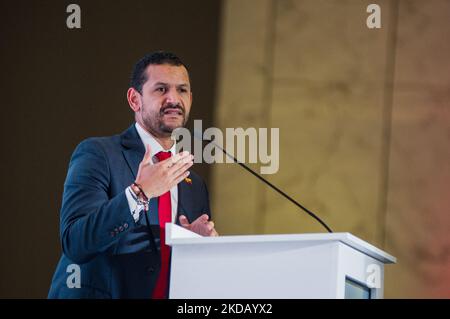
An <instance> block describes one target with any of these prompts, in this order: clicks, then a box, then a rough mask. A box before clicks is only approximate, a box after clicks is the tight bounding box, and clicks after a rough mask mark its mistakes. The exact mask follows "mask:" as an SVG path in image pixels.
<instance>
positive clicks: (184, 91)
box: [179, 89, 187, 93]
mask: <svg viewBox="0 0 450 319" xmlns="http://www.w3.org/2000/svg"><path fill="white" fill-rule="evenodd" d="M179 91H180V92H181V93H186V92H187V90H186V89H179Z"/></svg>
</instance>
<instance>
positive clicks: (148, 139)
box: [125, 123, 178, 222]
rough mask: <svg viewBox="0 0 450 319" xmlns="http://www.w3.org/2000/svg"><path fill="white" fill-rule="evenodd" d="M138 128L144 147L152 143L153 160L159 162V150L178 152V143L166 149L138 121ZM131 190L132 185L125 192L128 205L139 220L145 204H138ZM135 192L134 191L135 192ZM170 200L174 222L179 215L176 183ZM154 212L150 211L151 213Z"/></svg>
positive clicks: (171, 191) (171, 190)
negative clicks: (157, 155)
mask: <svg viewBox="0 0 450 319" xmlns="http://www.w3.org/2000/svg"><path fill="white" fill-rule="evenodd" d="M135 126H136V130H137V132H138V134H139V137H140V138H141V141H142V143H143V144H144V147H145V148H146V147H147V145H150V148H151V152H152V161H153V163H157V162H158V158H157V157H156V154H158V153H159V152H171V153H172V156H174V155H175V152H176V144H175V143H173V146H172V147H171V148H170V149H169V150H165V149H164V148H163V147H162V146H161V144H159V142H158V141H157V140H156V139H155V138H154V137H153V136H152V135H151V134H150V133H148V132H147V131H146V130H144V129H143V128H142V127H141V126H140V125H139V124H138V123H136V124H135ZM131 192H133V191H132V190H131V187H130V186H129V187H128V188H127V189H126V190H125V194H126V196H127V200H128V206H129V207H130V212H131V214H132V215H133V218H134V221H135V222H137V221H138V220H139V215H140V213H141V211H142V210H143V209H144V206H143V205H138V203H137V202H136V200H135V199H134V198H133V195H132V193H131ZM133 194H134V193H133ZM170 200H171V206H172V222H174V221H175V218H176V216H177V206H178V185H175V186H174V187H172V188H171V189H170ZM151 213H152V212H150V214H151Z"/></svg>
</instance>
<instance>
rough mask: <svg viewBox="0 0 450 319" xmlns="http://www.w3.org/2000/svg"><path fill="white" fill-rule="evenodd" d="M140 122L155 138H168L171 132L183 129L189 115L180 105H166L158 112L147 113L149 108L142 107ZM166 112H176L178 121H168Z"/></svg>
mask: <svg viewBox="0 0 450 319" xmlns="http://www.w3.org/2000/svg"><path fill="white" fill-rule="evenodd" d="M143 110H144V112H143V113H142V122H143V123H144V125H145V128H146V129H147V130H148V131H149V132H151V133H152V134H154V135H155V136H157V137H168V136H170V135H171V134H172V132H173V131H174V130H175V129H177V128H180V127H183V126H184V125H185V124H186V122H187V120H188V117H189V113H186V110H185V109H184V107H183V106H181V105H180V104H177V105H174V104H167V105H165V106H163V107H161V108H160V110H159V111H149V108H146V107H145V106H144V107H143ZM146 110H147V111H146ZM168 112H176V113H177V117H179V120H176V121H174V120H172V121H171V120H169V119H168V118H167V117H168V115H169V116H170V114H169V113H168Z"/></svg>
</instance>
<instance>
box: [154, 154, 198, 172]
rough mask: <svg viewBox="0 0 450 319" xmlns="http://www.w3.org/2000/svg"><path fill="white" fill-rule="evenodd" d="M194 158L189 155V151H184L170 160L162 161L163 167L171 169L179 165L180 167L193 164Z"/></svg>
mask: <svg viewBox="0 0 450 319" xmlns="http://www.w3.org/2000/svg"><path fill="white" fill-rule="evenodd" d="M193 158H194V157H193V156H192V155H191V154H189V152H188V151H183V152H181V153H178V154H175V155H174V156H172V157H169V158H168V159H166V160H164V161H161V165H163V166H164V167H166V168H171V167H174V166H176V165H177V164H179V165H178V166H181V165H183V164H184V163H187V162H192V159H193Z"/></svg>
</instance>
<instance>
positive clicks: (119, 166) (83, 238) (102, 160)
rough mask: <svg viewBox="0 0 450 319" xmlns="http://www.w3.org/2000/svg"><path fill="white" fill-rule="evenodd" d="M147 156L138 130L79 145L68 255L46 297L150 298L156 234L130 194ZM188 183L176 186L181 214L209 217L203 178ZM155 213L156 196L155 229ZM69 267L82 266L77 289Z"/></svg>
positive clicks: (66, 222)
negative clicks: (136, 216) (132, 203)
mask: <svg viewBox="0 0 450 319" xmlns="http://www.w3.org/2000/svg"><path fill="white" fill-rule="evenodd" d="M144 152H145V149H144V145H143V143H142V141H141V139H140V137H139V135H138V133H137V131H136V128H135V126H134V125H132V126H131V127H130V128H128V129H127V130H126V131H125V132H123V133H122V134H120V135H115V136H111V137H97V138H89V139H87V140H84V141H83V142H81V143H80V144H79V145H78V146H77V148H76V150H75V151H74V153H73V155H72V158H71V161H70V164H69V170H68V174H67V178H66V181H65V184H64V194H63V200H62V207H61V217H60V237H61V244H62V251H63V254H62V256H61V259H60V261H59V263H58V266H57V268H56V271H55V274H54V276H53V280H52V284H51V288H50V291H49V295H48V297H49V298H150V297H151V295H152V292H153V288H154V286H155V284H156V280H157V277H158V274H159V270H160V255H159V249H158V247H159V238H158V236H159V234H157V233H155V234H154V235H153V236H150V230H149V229H150V228H149V227H148V226H147V224H146V221H145V215H144V214H143V213H141V218H140V220H139V221H138V222H137V223H136V222H135V221H134V219H133V217H132V215H131V212H130V208H129V206H128V201H127V197H126V195H125V189H126V188H127V187H128V186H129V185H131V183H133V181H134V180H135V178H136V174H137V170H138V166H139V163H140V162H141V160H142V158H143V156H144ZM189 178H190V179H191V181H192V182H191V183H188V182H187V181H186V180H183V181H182V182H180V183H179V184H178V208H177V212H178V215H181V214H183V215H186V217H187V218H188V219H189V221H190V222H192V221H194V220H195V219H196V218H198V217H199V216H200V215H202V214H204V213H206V214H208V215H210V208H209V199H208V191H207V188H206V185H205V183H204V181H203V180H202V179H201V178H200V177H199V176H198V175H196V174H195V173H194V172H192V171H191V174H190V175H189ZM157 212H158V209H157V199H152V200H151V202H150V209H149V214H148V217H149V222H150V224H156V225H157V224H158V217H157ZM176 220H177V222H178V216H177V219H176ZM153 228H156V229H159V227H153ZM153 243H154V244H153ZM71 264H76V265H78V266H79V267H80V281H81V287H80V288H76V287H74V288H70V287H72V286H73V285H68V284H67V281H68V278H69V276H70V275H71V274H73V273H72V271H73V270H72V268H70V267H69V268H68V266H69V265H71ZM71 267H72V266H71ZM72 278H73V277H72ZM70 279H71V278H69V281H70Z"/></svg>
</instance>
